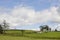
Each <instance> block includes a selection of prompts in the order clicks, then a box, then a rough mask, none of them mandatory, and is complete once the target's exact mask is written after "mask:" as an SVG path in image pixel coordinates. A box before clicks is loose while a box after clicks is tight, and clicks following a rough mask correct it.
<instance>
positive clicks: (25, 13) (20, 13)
mask: <svg viewBox="0 0 60 40" xmlns="http://www.w3.org/2000/svg"><path fill="white" fill-rule="evenodd" d="M59 8H60V0H0V18H1V20H3V19H4V20H7V22H8V23H10V25H11V28H21V29H33V30H34V29H36V30H37V29H39V26H40V25H45V24H46V25H49V26H50V27H51V28H52V29H55V28H56V26H58V25H60V21H59V20H60V16H59V15H58V14H59V12H58V11H57V10H58V9H59ZM56 19H57V20H56ZM54 25H56V26H54Z"/></svg>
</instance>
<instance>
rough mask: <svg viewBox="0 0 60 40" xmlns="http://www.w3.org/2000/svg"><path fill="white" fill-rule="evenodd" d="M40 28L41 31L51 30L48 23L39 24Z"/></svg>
mask: <svg viewBox="0 0 60 40" xmlns="http://www.w3.org/2000/svg"><path fill="white" fill-rule="evenodd" d="M40 29H41V31H46V32H47V31H49V30H51V29H50V28H49V26H48V25H43V26H40Z"/></svg>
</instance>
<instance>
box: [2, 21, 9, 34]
mask: <svg viewBox="0 0 60 40" xmlns="http://www.w3.org/2000/svg"><path fill="white" fill-rule="evenodd" d="M8 28H9V24H8V23H7V22H6V20H4V21H3V31H4V33H5V30H7V29H8Z"/></svg>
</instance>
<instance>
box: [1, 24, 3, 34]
mask: <svg viewBox="0 0 60 40" xmlns="http://www.w3.org/2000/svg"><path fill="white" fill-rule="evenodd" d="M0 34H3V28H2V26H1V24H0Z"/></svg>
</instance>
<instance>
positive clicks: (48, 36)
mask: <svg viewBox="0 0 60 40" xmlns="http://www.w3.org/2000/svg"><path fill="white" fill-rule="evenodd" d="M59 39H60V32H47V33H35V32H34V31H28V30H25V32H24V35H23V36H22V33H21V31H20V30H9V31H6V33H5V34H0V40H59Z"/></svg>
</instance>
